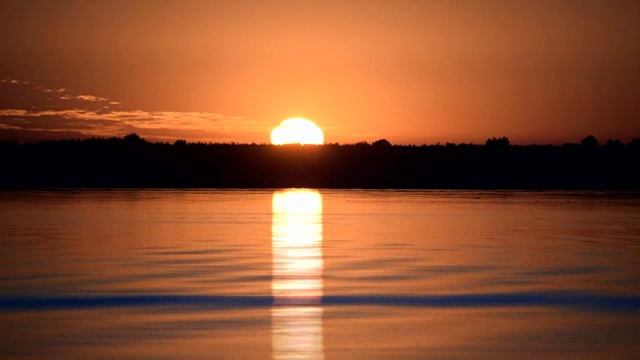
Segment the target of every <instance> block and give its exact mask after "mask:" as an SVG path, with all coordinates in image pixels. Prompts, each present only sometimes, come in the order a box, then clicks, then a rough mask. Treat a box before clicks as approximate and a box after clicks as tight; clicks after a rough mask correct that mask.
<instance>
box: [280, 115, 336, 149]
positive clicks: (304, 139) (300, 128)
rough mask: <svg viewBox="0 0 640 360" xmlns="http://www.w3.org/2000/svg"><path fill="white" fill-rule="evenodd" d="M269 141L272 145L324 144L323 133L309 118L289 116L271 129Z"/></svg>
mask: <svg viewBox="0 0 640 360" xmlns="http://www.w3.org/2000/svg"><path fill="white" fill-rule="evenodd" d="M271 143H272V144H274V145H284V144H300V145H307V144H309V145H322V144H324V133H323V132H322V129H320V128H319V127H318V125H316V124H314V123H313V121H311V120H307V119H304V118H291V119H287V120H285V121H283V122H281V123H280V125H279V126H277V127H275V128H274V129H273V130H271Z"/></svg>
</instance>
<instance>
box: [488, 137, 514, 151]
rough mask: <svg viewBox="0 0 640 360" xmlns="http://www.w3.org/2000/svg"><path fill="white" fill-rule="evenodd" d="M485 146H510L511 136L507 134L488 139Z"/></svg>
mask: <svg viewBox="0 0 640 360" xmlns="http://www.w3.org/2000/svg"><path fill="white" fill-rule="evenodd" d="M484 146H487V147H492V148H504V147H507V146H509V138H508V137H506V136H505V137H501V138H491V139H487V141H486V142H485V143H484Z"/></svg>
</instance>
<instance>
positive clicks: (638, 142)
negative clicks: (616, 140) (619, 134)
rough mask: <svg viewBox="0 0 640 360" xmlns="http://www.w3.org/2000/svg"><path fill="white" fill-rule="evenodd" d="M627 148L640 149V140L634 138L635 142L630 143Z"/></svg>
mask: <svg viewBox="0 0 640 360" xmlns="http://www.w3.org/2000/svg"><path fill="white" fill-rule="evenodd" d="M627 147H628V148H631V149H640V138H634V139H633V140H631V141H629V143H628V144H627Z"/></svg>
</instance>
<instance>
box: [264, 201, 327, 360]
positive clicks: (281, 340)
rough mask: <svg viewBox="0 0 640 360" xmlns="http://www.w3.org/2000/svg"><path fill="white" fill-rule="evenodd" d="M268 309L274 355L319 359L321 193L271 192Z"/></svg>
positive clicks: (320, 327)
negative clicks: (271, 305) (271, 303)
mask: <svg viewBox="0 0 640 360" xmlns="http://www.w3.org/2000/svg"><path fill="white" fill-rule="evenodd" d="M272 251H273V280H272V283H271V286H272V294H273V297H274V302H275V304H276V305H278V306H276V307H274V308H273V309H272V311H271V317H272V320H271V322H272V325H271V332H272V343H273V358H274V359H322V358H324V353H323V341H322V312H323V311H322V308H321V307H316V306H314V305H315V304H317V303H319V302H320V299H321V297H322V292H323V285H322V271H323V267H324V266H323V260H322V196H321V195H320V193H319V192H317V191H313V190H303V189H300V190H287V191H278V192H276V193H274V194H273V223H272Z"/></svg>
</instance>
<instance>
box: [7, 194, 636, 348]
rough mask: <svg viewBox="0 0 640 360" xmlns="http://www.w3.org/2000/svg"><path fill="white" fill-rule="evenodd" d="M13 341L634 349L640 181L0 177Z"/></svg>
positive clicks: (21, 344) (44, 344) (38, 344)
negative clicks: (70, 184)
mask: <svg viewBox="0 0 640 360" xmlns="http://www.w3.org/2000/svg"><path fill="white" fill-rule="evenodd" d="M0 241H1V243H2V246H1V247H0V266H1V268H0V331H1V334H2V336H0V358H35V359H38V358H59V359H69V358H92V359H113V358H118V359H122V358H131V359H140V358H168V359H175V358H180V359H201V358H211V359H219V358H227V359H235V358H255V359H265V358H266V359H268V358H273V359H352V358H366V359H372V358H385V359H397V358H534V357H544V358H583V357H587V358H638V357H640V196H639V195H638V194H629V193H597V192H471V191H355V190H345V191H340V190H301V189H297V190H296V189H293V190H274V191H266V190H261V191H210V190H202V191H188V190H184V191H137V190H132V191H114V190H105V191H89V190H78V191H72V190H67V191H29V192H0Z"/></svg>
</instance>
